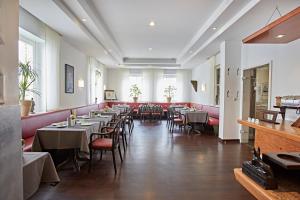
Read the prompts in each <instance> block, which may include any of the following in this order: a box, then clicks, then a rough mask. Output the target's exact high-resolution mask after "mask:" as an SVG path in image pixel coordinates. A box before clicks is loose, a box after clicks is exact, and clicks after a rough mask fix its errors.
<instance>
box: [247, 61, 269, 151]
mask: <svg viewBox="0 0 300 200" xmlns="http://www.w3.org/2000/svg"><path fill="white" fill-rule="evenodd" d="M270 84H271V82H270V64H265V65H262V66H257V67H254V68H251V69H247V70H244V73H243V119H245V120H246V119H248V117H250V118H256V119H257V118H260V116H259V115H260V114H261V111H262V110H268V109H269V104H270V98H269V96H270V87H271V85H270ZM243 129H244V133H248V138H247V139H248V144H249V145H250V146H252V147H253V146H254V138H255V129H253V128H246V127H244V128H243Z"/></svg>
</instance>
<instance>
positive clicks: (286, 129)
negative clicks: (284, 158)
mask: <svg viewBox="0 0 300 200" xmlns="http://www.w3.org/2000/svg"><path fill="white" fill-rule="evenodd" d="M238 123H240V124H241V125H243V126H248V127H251V128H254V129H255V141H254V145H255V148H258V147H260V149H261V153H268V152H292V151H299V152H300V128H295V127H292V126H291V124H292V122H290V121H283V122H282V123H281V124H272V123H268V122H259V124H256V123H252V122H248V121H246V120H238Z"/></svg>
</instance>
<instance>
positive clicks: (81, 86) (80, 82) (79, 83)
mask: <svg viewBox="0 0 300 200" xmlns="http://www.w3.org/2000/svg"><path fill="white" fill-rule="evenodd" d="M78 87H80V88H83V87H84V80H82V79H79V80H78Z"/></svg>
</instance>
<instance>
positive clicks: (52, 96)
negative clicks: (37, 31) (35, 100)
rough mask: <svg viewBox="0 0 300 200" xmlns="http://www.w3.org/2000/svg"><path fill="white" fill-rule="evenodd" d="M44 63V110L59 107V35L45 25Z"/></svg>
mask: <svg viewBox="0 0 300 200" xmlns="http://www.w3.org/2000/svg"><path fill="white" fill-rule="evenodd" d="M45 38H46V39H45V65H46V85H45V91H46V92H45V94H46V110H53V109H57V108H58V107H59V100H60V96H59V94H60V85H59V83H60V81H59V80H60V74H59V66H60V40H61V36H60V35H59V34H58V33H57V32H55V31H53V30H52V29H51V28H49V27H46V36H45Z"/></svg>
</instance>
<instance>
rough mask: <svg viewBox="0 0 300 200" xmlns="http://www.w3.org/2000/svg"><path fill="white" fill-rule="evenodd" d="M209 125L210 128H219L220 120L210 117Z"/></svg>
mask: <svg viewBox="0 0 300 200" xmlns="http://www.w3.org/2000/svg"><path fill="white" fill-rule="evenodd" d="M208 125H210V126H218V125H219V119H217V118H214V117H209V119H208Z"/></svg>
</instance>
